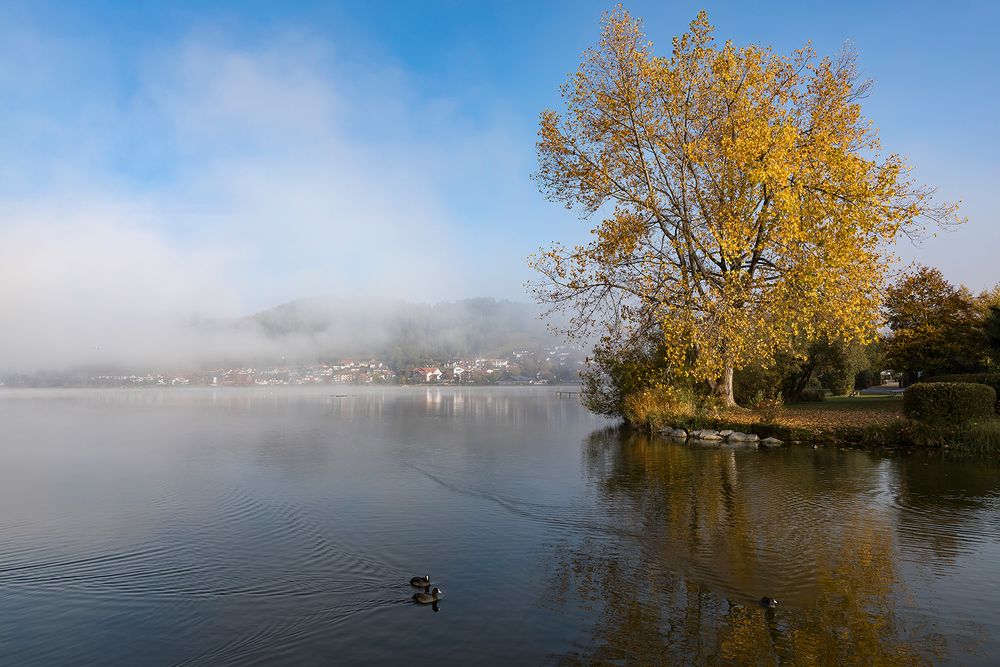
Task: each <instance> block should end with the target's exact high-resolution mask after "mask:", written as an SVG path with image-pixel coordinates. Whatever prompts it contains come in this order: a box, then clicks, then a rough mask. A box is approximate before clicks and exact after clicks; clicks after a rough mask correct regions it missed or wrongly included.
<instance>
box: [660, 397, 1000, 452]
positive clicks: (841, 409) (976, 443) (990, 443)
mask: <svg viewBox="0 0 1000 667" xmlns="http://www.w3.org/2000/svg"><path fill="white" fill-rule="evenodd" d="M674 425H676V426H682V427H684V428H688V429H692V428H705V427H711V428H715V429H724V428H730V429H734V430H737V431H744V432H746V433H756V434H757V435H759V436H760V437H762V438H766V437H768V436H770V437H775V438H778V439H779V440H784V441H787V442H813V443H834V442H845V443H854V444H861V445H867V446H875V447H883V446H886V447H898V446H904V447H914V446H915V447H949V448H951V449H953V450H965V451H970V452H981V453H996V452H1000V416H998V417H994V418H992V419H986V420H977V421H972V422H969V423H966V424H961V425H957V426H954V427H946V428H941V427H931V426H927V425H922V424H919V423H916V422H912V421H910V420H908V419H906V417H904V416H903V397H902V395H900V394H894V395H884V394H877V395H861V396H834V397H829V398H827V399H826V400H825V401H819V402H816V403H797V404H794V405H783V406H779V407H774V408H759V409H746V408H733V409H730V410H726V411H724V412H723V413H721V414H717V415H715V416H710V417H708V416H704V415H703V416H693V415H692V416H691V417H689V418H687V419H682V420H678V423H676V424H674Z"/></svg>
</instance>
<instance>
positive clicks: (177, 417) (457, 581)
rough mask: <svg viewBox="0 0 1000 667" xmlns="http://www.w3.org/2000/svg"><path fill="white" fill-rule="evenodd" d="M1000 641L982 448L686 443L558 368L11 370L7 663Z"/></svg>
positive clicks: (617, 659)
mask: <svg viewBox="0 0 1000 667" xmlns="http://www.w3.org/2000/svg"><path fill="white" fill-rule="evenodd" d="M336 394H345V395H343V396H337V395H336ZM423 574H429V575H430V577H431V579H432V582H433V584H434V585H436V586H439V587H440V588H441V589H442V590H443V591H444V595H443V599H442V600H441V601H440V602H439V603H438V604H437V605H435V606H434V607H432V606H419V605H415V604H414V603H412V602H411V601H410V596H411V595H412V594H413V592H414V589H412V588H411V587H410V585H409V583H408V582H409V579H410V577H411V576H414V575H423ZM762 596H773V597H775V598H777V599H778V600H779V604H778V606H777V608H776V609H773V610H770V609H764V608H762V607H760V606H759V605H758V604H757V603H756V600H758V599H759V598H761V597H762ZM997 655H1000V466H998V465H997V464H996V463H995V462H991V461H988V460H983V459H961V458H942V457H941V456H940V455H934V454H926V453H910V454H906V453H875V452H866V451H849V450H841V449H838V448H824V449H819V450H813V449H812V448H806V447H801V448H799V447H786V448H782V449H778V450H767V451H756V450H747V451H741V450H736V451H734V450H727V449H721V448H711V449H699V448H693V447H689V446H687V445H681V444H675V443H670V442H667V441H665V440H662V439H657V438H652V439H651V438H648V437H643V436H640V435H636V434H629V433H627V432H624V431H621V430H617V429H614V428H610V427H609V423H608V422H606V421H604V420H602V419H600V418H598V417H595V416H593V415H590V414H588V413H587V412H586V411H585V410H584V409H583V408H582V407H581V406H580V405H579V404H578V403H577V402H576V400H575V399H571V400H567V399H565V398H563V399H559V398H557V397H556V392H555V389H554V388H547V387H546V388H543V387H539V388H529V387H512V388H469V389H463V388H454V387H429V388H428V387H403V388H388V389H379V388H367V387H345V386H333V387H324V388H316V389H297V388H277V389H268V388H259V389H257V388H255V389H246V390H241V389H218V390H212V389H177V390H119V391H114V390H108V391H105V390H51V391H48V390H45V391H42V390H38V391H21V390H0V664H4V665H52V664H66V665H69V664H101V665H136V664H143V665H223V664H240V665H253V664H261V665H271V664H304V665H307V664H357V665H364V664H373V665H374V664H399V663H402V662H404V661H405V662H407V663H410V664H414V665H425V664H426V665H430V664H459V665H491V664H504V663H507V664H529V665H531V664H550V665H577V664H595V663H602V664H606V663H617V664H625V663H631V664H685V663H687V664H702V663H721V664H727V663H728V664H760V663H764V664H774V663H776V662H782V663H789V664H792V663H797V664H868V665H879V664H921V663H935V664H984V665H985V664H995V660H996V658H995V656H997Z"/></svg>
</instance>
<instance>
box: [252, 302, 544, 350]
mask: <svg viewBox="0 0 1000 667" xmlns="http://www.w3.org/2000/svg"><path fill="white" fill-rule="evenodd" d="M238 326H239V328H241V329H243V330H244V331H245V332H248V333H249V332H254V333H259V334H261V335H263V336H264V337H265V338H267V339H270V340H271V341H274V342H279V341H286V342H287V343H288V344H289V345H290V346H291V348H292V349H293V350H295V354H296V355H308V356H313V355H318V356H328V357H336V356H372V357H378V358H380V359H383V360H385V361H386V362H388V363H390V364H391V365H393V366H399V367H405V366H410V365H413V364H417V363H422V362H424V361H427V362H433V361H440V360H443V359H453V358H459V357H464V356H470V355H485V356H494V355H501V354H510V352H511V351H512V350H518V349H532V350H535V349H540V348H542V347H545V346H548V345H555V344H559V342H561V341H560V340H558V339H556V338H554V337H553V336H551V335H550V334H549V333H548V331H547V330H546V325H545V323H544V322H542V321H541V319H540V318H539V310H538V308H537V306H535V305H532V304H525V303H517V302H513V301H506V300H497V299H492V298H476V299H465V300H461V301H454V302H444V303H437V304H412V303H406V302H402V301H388V300H384V301H378V300H375V301H364V302H362V301H355V300H345V299H333V298H315V299H302V300H298V301H292V302H290V303H286V304H282V305H280V306H277V307H275V308H272V309H270V310H266V311H263V312H260V313H257V314H255V315H252V316H250V317H248V318H245V319H244V320H242V321H241V322H240V323H239V325H238Z"/></svg>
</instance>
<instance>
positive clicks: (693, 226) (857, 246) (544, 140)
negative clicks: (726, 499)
mask: <svg viewBox="0 0 1000 667" xmlns="http://www.w3.org/2000/svg"><path fill="white" fill-rule="evenodd" d="M713 31H714V29H713V27H712V26H711V24H710V23H709V22H708V17H707V15H706V14H705V13H704V12H702V13H700V14H699V15H698V17H697V18H696V19H695V20H694V21H692V23H691V24H690V29H689V31H688V32H687V33H685V34H684V35H681V36H679V37H676V38H675V39H674V41H673V48H672V51H671V53H670V55H669V56H659V55H656V54H655V53H654V51H653V46H652V44H650V43H649V42H648V41H646V38H645V36H644V35H643V32H642V29H641V23H640V21H639V20H637V19H635V18H633V17H632V16H631V15H630V14H629V13H628V12H626V11H624V10H622V9H620V8H619V9H618V10H616V11H614V12H611V13H610V14H608V15H606V16H605V17H604V20H603V24H602V32H601V39H600V42H599V43H598V45H597V46H596V47H594V48H592V49H590V50H588V51H586V52H585V53H584V56H583V59H582V62H581V63H580V67H579V69H578V71H577V72H576V73H575V74H574V75H572V76H571V77H570V78H569V80H568V81H567V82H566V83H565V84H564V86H563V88H562V97H563V102H564V107H565V108H564V110H562V111H561V112H557V111H554V110H547V111H545V112H543V113H542V115H541V127H540V130H539V139H538V145H537V148H538V157H539V169H538V172H537V175H536V178H537V180H538V182H539V184H540V186H541V188H542V190H543V191H544V192H545V193H546V195H547V196H548V197H549V198H551V199H553V200H556V201H560V202H562V203H564V204H566V206H568V207H576V208H578V209H580V210H581V211H582V212H583V214H584V216H585V218H587V219H595V218H597V219H599V222H597V223H596V225H595V226H594V228H593V229H592V234H593V239H592V241H591V242H590V243H587V244H583V245H579V246H576V247H570V248H567V247H564V246H562V245H559V244H556V245H554V246H552V247H550V248H549V249H547V250H543V251H540V252H539V254H537V255H535V256H533V257H532V258H531V262H532V265H533V266H534V267H535V268H536V269H537V270H539V271H540V272H541V274H542V276H543V280H541V281H540V282H538V283H537V284H535V285H534V289H535V293H536V297H537V298H538V299H539V300H540V301H542V302H544V303H548V304H550V305H551V306H552V307H553V308H554V309H557V310H559V309H561V310H566V311H568V312H569V313H570V314H571V315H572V321H571V325H570V327H569V329H570V332H571V333H576V334H581V335H590V334H593V333H595V332H596V333H600V334H601V335H602V336H603V342H602V344H603V345H605V346H610V347H613V346H615V345H626V344H627V343H628V341H629V340H630V339H631V338H633V337H634V336H636V335H637V334H638V333H640V332H643V331H649V330H651V329H653V328H656V329H658V330H660V331H662V335H663V337H664V342H665V349H666V355H667V359H666V361H667V362H669V363H670V364H671V366H672V367H674V368H675V369H676V372H677V373H678V374H686V375H688V376H690V377H692V378H695V379H699V380H700V379H704V380H708V381H709V382H711V383H712V384H713V386H715V387H716V390H717V392H718V393H719V394H720V395H722V396H724V397H725V398H726V399H727V400H728V401H731V400H732V389H731V377H732V370H733V369H734V368H740V367H742V366H744V365H746V364H747V363H749V362H751V361H759V360H762V359H769V358H771V357H772V356H773V355H774V354H775V353H776V352H777V351H780V350H786V349H788V348H789V346H790V342H791V341H792V340H795V339H801V338H802V337H803V336H805V337H813V336H818V335H821V334H822V335H826V336H829V337H831V338H842V339H845V340H848V341H853V340H857V341H866V340H868V339H870V338H871V337H872V336H873V335H874V333H875V330H876V328H877V326H878V321H879V320H878V314H879V304H880V299H879V294H880V290H881V289H882V287H883V284H884V282H885V279H886V273H887V270H888V265H889V258H890V256H889V246H890V245H891V243H892V241H893V240H894V239H895V238H896V237H897V236H898V235H899V234H901V233H902V234H909V235H911V236H915V235H919V234H920V233H921V230H922V228H923V227H924V224H925V223H927V222H932V223H935V224H952V223H957V222H959V220H958V219H957V217H956V210H957V209H956V207H955V206H953V205H947V204H945V205H935V204H934V203H933V201H932V194H933V190H931V189H930V188H926V187H922V186H919V185H917V184H916V183H914V182H913V181H912V180H911V178H910V176H909V169H908V167H907V165H906V164H905V163H904V161H903V160H902V159H901V158H900V157H899V156H897V155H895V154H888V155H885V154H883V153H882V150H881V146H880V145H879V140H878V135H877V132H876V131H875V129H874V128H873V127H872V125H871V123H870V122H869V121H867V120H866V119H865V118H864V116H863V115H862V113H861V106H860V101H861V100H862V99H863V98H864V97H865V96H866V94H867V93H868V90H869V86H868V85H867V84H866V83H864V82H860V81H859V79H858V74H857V69H856V66H855V58H854V55H853V54H852V53H851V52H845V53H843V54H841V55H840V56H838V57H836V58H819V57H817V55H816V54H815V53H814V52H813V50H812V49H811V48H809V47H805V48H802V49H799V50H797V51H795V52H793V53H791V54H790V55H780V54H777V53H775V52H774V51H773V50H772V49H770V48H766V47H761V46H756V45H749V46H744V47H737V46H735V45H734V44H732V43H731V42H729V41H727V42H725V43H724V44H721V45H720V44H717V43H716V41H715V39H714V37H713Z"/></svg>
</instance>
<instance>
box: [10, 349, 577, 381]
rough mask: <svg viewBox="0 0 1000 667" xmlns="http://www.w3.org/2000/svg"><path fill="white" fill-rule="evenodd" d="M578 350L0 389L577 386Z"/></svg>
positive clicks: (120, 376)
mask: <svg viewBox="0 0 1000 667" xmlns="http://www.w3.org/2000/svg"><path fill="white" fill-rule="evenodd" d="M585 363H586V361H585V353H584V351H583V349H582V348H579V347H575V346H569V345H557V346H552V347H547V348H544V349H542V350H540V351H533V350H514V351H512V352H510V353H509V354H507V355H504V356H502V357H468V358H461V359H452V360H446V361H442V362H441V363H437V364H426V365H423V366H414V367H412V368H410V367H402V368H399V367H397V368H395V369H394V368H392V367H391V366H390V364H389V363H387V362H385V361H382V360H379V359H361V360H358V359H343V360H338V361H336V362H333V361H331V362H323V363H312V364H287V365H274V366H270V365H269V366H265V367H260V368H257V367H250V366H247V367H238V368H213V369H200V370H193V371H183V372H172V373H144V374H143V373H106V374H96V375H88V376H83V377H81V376H73V377H68V376H60V375H57V374H53V375H41V376H37V375H36V376H24V375H15V376H10V377H7V378H4V381H3V382H0V386H7V387H17V386H22V387H28V386H92V387H135V386H160V387H164V386H169V387H187V386H209V387H250V386H288V385H297V386H302V385H329V384H353V385H362V384H382V385H392V384H396V385H404V384H437V385H459V384H460V385H491V384H495V385H538V384H541V385H544V384H553V383H560V384H565V383H576V382H579V373H580V371H581V370H583V367H584V365H585Z"/></svg>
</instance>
